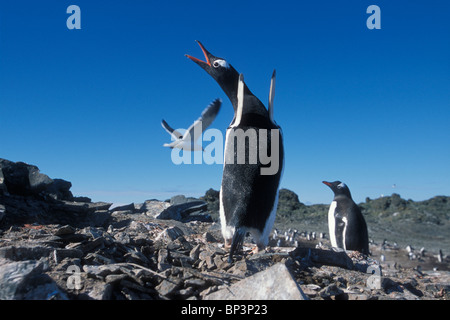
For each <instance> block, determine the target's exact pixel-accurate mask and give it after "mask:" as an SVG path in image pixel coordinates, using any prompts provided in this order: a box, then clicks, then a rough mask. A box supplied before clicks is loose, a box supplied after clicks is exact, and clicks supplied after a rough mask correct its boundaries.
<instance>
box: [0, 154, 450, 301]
mask: <svg viewBox="0 0 450 320" xmlns="http://www.w3.org/2000/svg"><path fill="white" fill-rule="evenodd" d="M0 165H1V166H0V299H15V300H22V299H45V300H85V299H94V300H138V299H145V300H175V299H176V300H231V299H240V300H251V299H260V300H266V299H299V300H304V299H311V300H330V299H332V300H386V299H389V300H391V299H406V300H448V299H449V298H450V272H449V271H448V270H449V269H448V267H449V265H450V258H449V257H448V256H445V255H443V254H440V255H439V253H436V252H427V251H425V250H420V249H416V248H411V247H408V248H403V247H399V246H398V245H397V246H396V245H395V244H394V243H389V242H383V243H372V244H371V246H370V250H371V252H372V256H370V257H364V256H362V255H360V254H359V253H357V252H350V251H347V252H345V251H336V250H333V249H331V248H330V247H329V242H328V239H327V238H326V236H325V237H323V235H322V237H321V234H320V233H314V232H296V231H295V230H289V229H286V230H281V229H277V230H274V232H273V233H272V234H271V240H270V246H269V247H268V248H266V250H264V251H263V252H260V253H258V254H251V248H252V247H253V245H252V243H251V238H248V239H246V240H247V241H246V243H245V247H244V250H243V252H241V254H240V255H237V256H236V257H235V260H234V261H233V262H232V263H229V262H228V261H227V260H228V256H229V254H228V251H227V250H225V249H224V247H223V243H222V237H221V233H220V226H219V225H218V224H217V223H215V222H213V221H212V219H211V216H210V215H209V213H208V209H207V204H206V203H205V202H203V201H201V200H198V199H186V198H185V197H183V196H177V197H174V198H172V199H171V200H170V202H161V201H150V200H149V201H146V202H144V203H142V204H129V205H126V206H122V207H116V208H112V207H111V204H110V203H93V202H91V201H90V199H87V198H76V197H73V196H72V195H71V193H70V191H69V189H70V182H65V181H64V180H53V179H50V178H48V177H47V176H45V175H42V174H41V173H40V172H39V170H38V169H37V168H35V167H32V166H28V165H25V164H23V165H22V164H21V165H19V167H20V168H19V169H20V170H19V169H18V168H15V166H17V164H15V163H11V162H5V161H3V162H0ZM13 169H15V170H13ZM2 171H3V172H2ZM11 181H13V182H14V183H11ZM55 181H56V182H55Z"/></svg>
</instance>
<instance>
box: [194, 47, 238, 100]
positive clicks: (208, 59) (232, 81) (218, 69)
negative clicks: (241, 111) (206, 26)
mask: <svg viewBox="0 0 450 320" xmlns="http://www.w3.org/2000/svg"><path fill="white" fill-rule="evenodd" d="M197 43H198V45H199V46H200V48H201V49H202V51H203V55H204V56H205V61H203V60H200V59H198V58H195V57H193V56H190V55H188V54H187V55H186V57H188V58H189V59H191V60H192V61H194V62H195V63H196V64H198V65H199V66H200V67H201V68H202V69H203V70H205V71H206V72H207V73H208V74H209V75H210V76H211V77H213V78H214V80H216V81H217V83H218V84H219V85H220V86H221V87H222V89H223V91H224V92H225V93H226V94H227V96H228V97H229V98H230V100H231V101H234V100H235V97H236V93H237V85H238V79H239V73H238V72H237V71H236V69H234V68H233V66H232V65H231V64H229V63H228V62H227V61H226V60H225V59H223V58H219V57H216V56H214V55H212V54H211V53H210V52H209V51H208V50H206V48H205V47H204V46H203V44H202V43H201V42H200V41H197ZM233 105H234V103H233Z"/></svg>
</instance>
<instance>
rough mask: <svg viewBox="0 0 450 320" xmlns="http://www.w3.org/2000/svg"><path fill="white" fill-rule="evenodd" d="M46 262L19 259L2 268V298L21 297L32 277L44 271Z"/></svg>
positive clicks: (0, 289) (0, 293)
mask: <svg viewBox="0 0 450 320" xmlns="http://www.w3.org/2000/svg"><path fill="white" fill-rule="evenodd" d="M43 270H44V263H42V262H40V261H31V260H27V261H18V262H11V263H8V264H5V265H2V267H1V268H0V300H13V299H18V298H20V296H21V294H23V293H24V291H25V290H26V287H27V285H29V283H30V281H31V279H32V278H33V277H35V276H36V275H38V274H40V273H42V271H43Z"/></svg>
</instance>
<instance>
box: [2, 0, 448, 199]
mask: <svg viewBox="0 0 450 320" xmlns="http://www.w3.org/2000/svg"><path fill="white" fill-rule="evenodd" d="M71 4H75V5H78V6H79V7H80V9H81V30H69V29H68V28H67V27H66V20H67V18H68V17H69V16H70V15H69V14H67V13H66V9H67V7H68V6H69V5H71ZM372 4H375V5H378V6H379V7H380V9H381V29H380V30H369V29H368V28H367V27H366V20H367V18H368V17H369V16H370V15H369V14H367V13H366V9H367V7H368V6H369V5H372ZM449 12H450V2H448V1H444V0H442V1H423V0H421V1H404V0H399V1H380V0H374V1H364V0H354V1H308V2H301V1H276V2H274V1H227V2H211V1H175V2H173V1H165V2H161V1H143V0H134V1H127V2H126V1H108V2H103V1H102V2H101V1H82V0H73V1H61V0H57V1H56V0H55V1H47V0H43V1H8V2H7V1H2V2H1V3H0V132H1V138H0V157H2V158H6V159H9V160H13V161H24V162H27V163H32V164H35V165H37V166H38V167H39V168H40V169H41V171H42V172H43V173H46V174H48V175H49V176H50V177H52V178H63V179H66V180H69V181H71V182H72V184H73V187H72V191H73V192H74V194H75V195H83V196H90V197H91V198H92V199H93V200H94V201H110V202H118V203H127V202H132V201H134V202H143V201H144V200H146V199H152V198H158V199H167V198H169V197H171V196H173V195H176V194H185V195H192V196H199V195H203V194H204V192H205V191H206V190H207V189H209V188H210V187H212V188H215V189H219V188H220V182H221V173H222V165H220V164H215V165H206V164H203V165H179V166H177V165H174V164H173V163H172V162H171V157H170V155H171V153H170V150H169V149H166V148H163V147H162V144H163V143H166V142H169V141H170V136H169V135H168V134H167V133H166V132H165V131H164V130H163V129H162V127H161V125H160V122H161V119H165V120H166V121H167V122H168V123H169V124H171V125H172V126H173V127H175V128H183V127H187V126H188V125H190V124H191V123H192V121H193V120H194V119H196V118H197V117H198V116H199V115H200V113H201V111H202V110H203V108H204V107H205V106H206V105H207V104H209V103H210V102H211V101H212V100H213V99H215V98H222V100H223V102H224V103H223V106H222V109H221V111H220V113H219V115H218V117H217V118H216V121H215V122H214V123H213V125H212V127H214V128H217V129H220V130H221V131H222V132H225V129H226V127H227V126H228V124H229V123H230V121H231V119H232V117H233V112H232V107H231V104H230V102H229V100H228V99H227V97H226V96H225V94H224V93H223V91H222V90H221V89H220V87H219V86H218V85H217V83H216V82H215V81H214V80H213V79H212V78H211V77H210V76H209V75H207V74H206V73H205V72H204V71H203V70H202V69H201V68H199V67H198V66H197V65H196V64H194V63H193V62H192V61H190V60H189V59H187V58H186V57H185V56H184V54H186V53H187V54H191V55H193V56H195V57H199V58H203V55H202V52H201V50H200V48H199V47H198V45H197V44H196V42H195V41H194V40H200V41H202V43H203V44H204V45H205V46H206V48H207V49H208V50H209V51H211V53H213V54H215V55H217V56H220V57H223V58H226V59H227V61H228V62H229V63H231V64H232V65H233V66H234V67H235V68H236V69H237V70H238V71H239V72H242V73H244V75H245V81H246V83H247V85H248V86H249V87H250V89H251V90H252V91H253V93H254V94H256V95H257V96H258V97H259V98H260V99H261V100H262V101H263V102H264V103H266V101H267V97H268V91H269V83H270V75H271V73H272V70H273V69H276V70H277V86H276V88H277V90H276V94H275V119H276V121H277V123H278V124H279V125H281V127H282V129H283V133H284V137H285V147H286V167H285V170H284V176H283V179H282V183H281V186H282V187H285V188H288V189H291V190H293V191H295V192H296V193H297V194H298V195H299V198H300V200H301V201H302V202H306V203H329V202H330V201H331V199H332V193H331V191H330V190H329V189H328V187H326V186H325V185H323V184H322V183H321V181H322V180H328V181H334V180H341V181H344V182H345V183H347V185H348V186H349V187H350V190H351V191H352V194H353V197H354V199H355V200H356V201H358V202H359V201H364V199H365V197H371V198H377V197H379V196H380V195H382V194H384V195H389V194H391V193H393V192H396V193H399V194H400V195H401V196H402V197H404V198H406V199H409V198H411V199H413V200H424V199H428V198H430V197H433V196H435V195H450V183H449V181H450V170H449V169H450V166H449V163H450V148H449V141H450V128H449V125H448V122H449V119H450V59H449V57H450V37H449V34H450V20H449V19H448V14H449ZM204 145H205V144H204ZM394 184H395V186H396V187H395V188H393V185H394Z"/></svg>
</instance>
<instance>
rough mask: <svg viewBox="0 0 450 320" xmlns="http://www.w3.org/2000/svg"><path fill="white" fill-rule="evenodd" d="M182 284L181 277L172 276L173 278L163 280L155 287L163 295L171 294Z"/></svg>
mask: <svg viewBox="0 0 450 320" xmlns="http://www.w3.org/2000/svg"><path fill="white" fill-rule="evenodd" d="M181 285H182V281H181V280H180V279H177V278H172V279H171V280H163V281H162V282H161V283H160V284H159V285H158V286H156V288H155V289H156V290H157V291H158V293H159V294H160V295H162V296H170V295H171V294H173V293H174V292H175V291H176V290H177V289H178V288H179V287H180V286H181Z"/></svg>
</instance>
